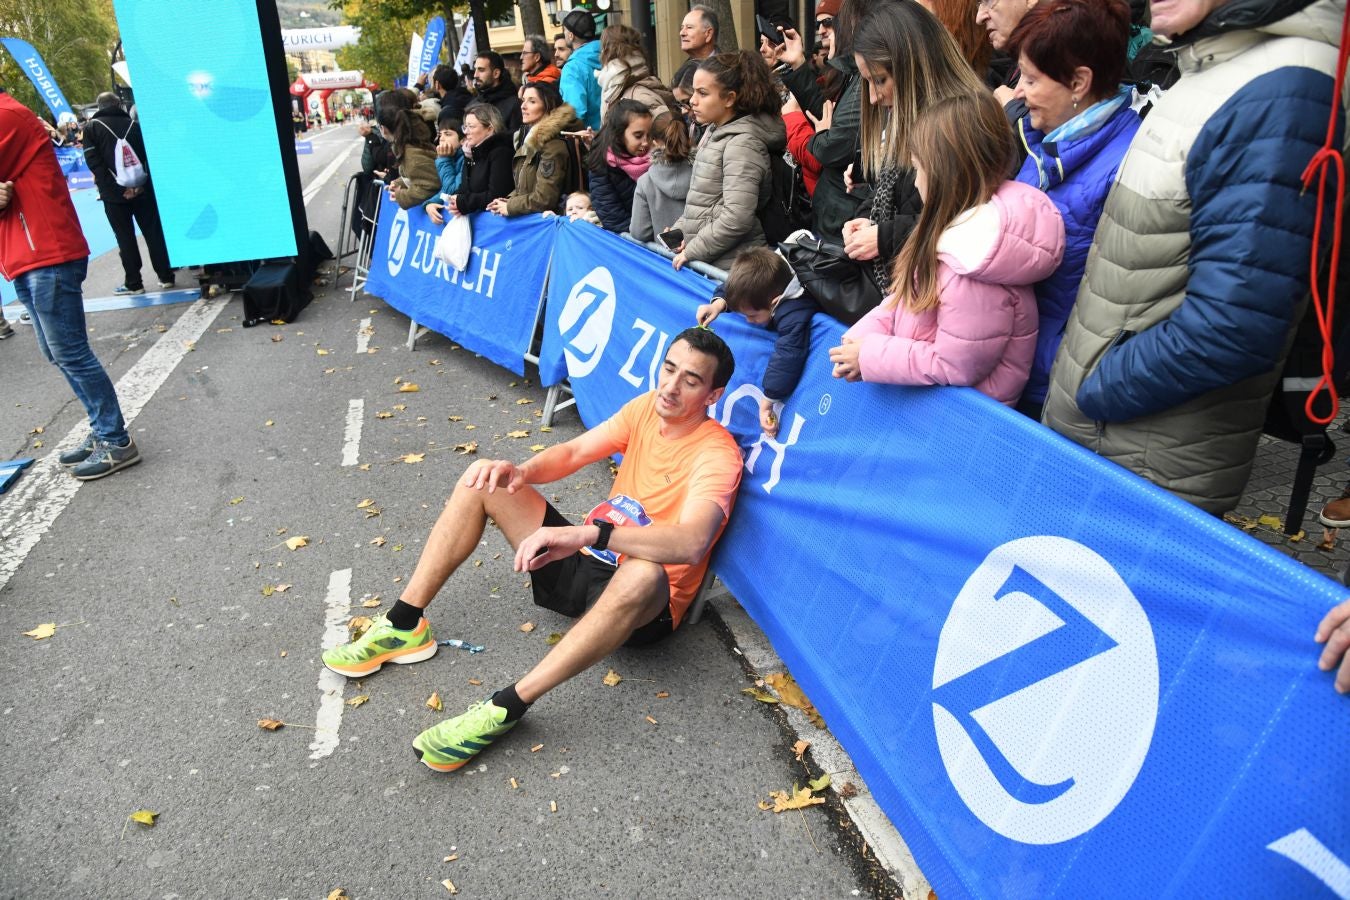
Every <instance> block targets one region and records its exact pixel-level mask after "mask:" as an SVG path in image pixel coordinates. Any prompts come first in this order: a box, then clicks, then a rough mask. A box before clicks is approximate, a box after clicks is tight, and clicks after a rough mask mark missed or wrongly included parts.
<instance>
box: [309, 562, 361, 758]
mask: <svg viewBox="0 0 1350 900" xmlns="http://www.w3.org/2000/svg"><path fill="white" fill-rule="evenodd" d="M324 603H325V604H326V605H327V607H328V613H327V615H325V616H324V620H323V649H324V650H331V649H333V648H334V647H340V646H342V645H343V644H344V643H346V641H347V611H348V608H349V607H350V606H351V604H352V570H351V569H339V570H338V571H336V572H334V573H333V574H332V575H330V576H328V596H327V597H325V598H324ZM346 689H347V679H346V678H345V677H343V676H342V675H339V674H338V673H336V672H334V671H333V670H331V669H329V668H327V667H326V666H325V667H324V669H323V670H322V671H320V672H319V693H320V694H321V695H322V696H321V697H320V698H319V712H318V715H316V716H315V717H314V741H313V742H312V743H311V744H310V745H309V749H310V751H312V752H311V753H310V754H309V758H310V759H323V758H324V757H325V756H332V755H333V751H334V750H336V749H337V747H338V744H339V743H341V741H342V739H341V738H340V737H338V729H339V728H341V727H342V709H343V701H342V692H343V691H345V690H346Z"/></svg>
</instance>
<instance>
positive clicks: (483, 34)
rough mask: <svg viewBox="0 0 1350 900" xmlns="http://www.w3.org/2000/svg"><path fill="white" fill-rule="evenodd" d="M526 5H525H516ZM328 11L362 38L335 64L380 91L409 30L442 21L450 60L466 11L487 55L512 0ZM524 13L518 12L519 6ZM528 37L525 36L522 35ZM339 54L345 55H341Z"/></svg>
mask: <svg viewBox="0 0 1350 900" xmlns="http://www.w3.org/2000/svg"><path fill="white" fill-rule="evenodd" d="M0 2H9V0H0ZM521 2H522V3H524V4H526V5H528V4H529V2H530V0H521ZM329 5H330V6H331V7H332V8H333V9H340V10H342V12H343V16H342V18H343V21H344V22H345V23H346V24H348V25H356V26H358V27H359V28H360V29H361V39H360V41H358V42H357V43H356V44H355V45H353V46H351V47H344V48H342V50H339V51H338V54H337V55H338V63H339V64H340V65H341V66H342V67H343V68H350V69H363V70H364V71H365V72H366V77H367V78H369V79H370V80H371V81H375V82H378V83H379V85H380V86H381V87H391V86H392V85H393V83H394V81H393V78H392V77H390V78H388V80H386V73H388V72H390V71H393V72H394V74H395V75H402V74H403V71H404V69H406V68H407V59H408V46H409V44H410V42H411V41H412V32H413V31H422V30H424V29H425V28H426V25H427V22H428V21H429V20H430V19H432V18H433V17H435V16H443V17H445V23H446V36H445V45H444V46H443V47H442V48H441V57H442V60H445V59H454V57H455V53H456V52H457V51H458V50H459V29H457V28H456V27H455V18H454V11H455V10H456V9H459V10H463V9H465V8H466V7H467V8H468V9H469V12H470V15H471V16H472V18H473V21H474V34H475V35H476V36H477V38H478V41H477V43H478V49H479V50H489V49H491V47H490V46H489V43H488V24H487V23H488V21H489V20H491V19H496V18H500V17H502V16H504V15H506V13H507V11H508V10H510V9H511V6H512V0H466V2H452V0H331V2H330V4H329ZM522 9H523V7H522ZM534 17H535V20H537V21H536V24H537V25H538V27H539V28H540V29H541V32H540V33H542V29H543V16H541V15H540V14H539V11H538V6H537V5H536V7H535V13H534ZM530 21H531V20H530V19H529V18H528V17H526V18H523V19H522V22H523V23H524V24H526V25H529V24H530ZM394 24H396V25H397V28H396V29H391V30H390V31H389V33H386V30H385V29H384V28H383V27H382V26H385V25H394ZM369 29H374V31H375V32H376V33H374V34H372V33H371V31H370V30H369ZM394 31H397V32H398V33H397V40H398V42H400V43H401V44H402V46H403V50H402V53H401V55H400V53H399V52H398V51H396V49H395V47H394V37H395V35H394ZM527 33H528V31H527ZM367 46H369V48H370V52H369V53H368V54H367V53H363V52H360V50H359V48H364V47H367ZM343 50H346V51H349V52H348V53H347V54H346V55H345V56H344V55H343ZM358 60H372V61H375V60H378V62H376V63H375V64H374V65H370V64H368V65H362V64H361V63H360V62H358ZM375 72H379V73H381V77H379V78H376V77H375V76H374V74H372V73H375Z"/></svg>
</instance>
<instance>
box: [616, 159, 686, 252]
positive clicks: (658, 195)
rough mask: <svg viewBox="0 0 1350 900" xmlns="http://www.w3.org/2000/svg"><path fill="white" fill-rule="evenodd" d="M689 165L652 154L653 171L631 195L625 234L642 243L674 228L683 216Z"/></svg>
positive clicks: (640, 180) (651, 170) (639, 180)
mask: <svg viewBox="0 0 1350 900" xmlns="http://www.w3.org/2000/svg"><path fill="white" fill-rule="evenodd" d="M693 171H694V170H693V167H692V164H691V163H690V162H689V160H687V159H682V160H680V161H679V162H667V161H666V160H665V159H662V158H661V157H660V155H659V154H658V153H653V154H652V167H651V168H650V169H648V170H647V172H646V174H645V175H643V176H642V177H641V178H639V179H638V182H637V188H636V189H635V190H634V191H633V219H632V222H631V223H630V224H629V226H628V231H629V233H630V234H632V235H633V237H635V238H637V239H638V240H642V241H651V240H655V239H656V235H657V234H659V233H660V232H662V231H665V230H666V229H667V228H669V227H670V226H672V225H674V224H675V223H676V221H678V220H679V218H680V216H681V215H682V214H683V213H684V198H685V197H687V196H689V176H690V175H691V174H692V173H693Z"/></svg>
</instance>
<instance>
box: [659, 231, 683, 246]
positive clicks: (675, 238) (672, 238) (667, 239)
mask: <svg viewBox="0 0 1350 900" xmlns="http://www.w3.org/2000/svg"><path fill="white" fill-rule="evenodd" d="M657 237H658V238H660V239H661V243H663V244H665V245H666V246H667V247H669V248H670V249H671V250H674V249H676V248H678V247H679V246H680V245H681V244H683V243H684V232H683V231H682V230H680V229H679V228H672V229H670V230H669V231H663V232H661V233H660V234H658V235H657Z"/></svg>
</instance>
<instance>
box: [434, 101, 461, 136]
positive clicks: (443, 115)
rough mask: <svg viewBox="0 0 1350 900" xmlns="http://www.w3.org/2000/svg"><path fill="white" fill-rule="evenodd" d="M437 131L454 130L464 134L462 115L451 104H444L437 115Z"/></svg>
mask: <svg viewBox="0 0 1350 900" xmlns="http://www.w3.org/2000/svg"><path fill="white" fill-rule="evenodd" d="M436 130H437V131H453V132H455V133H456V134H459V135H463V133H464V122H463V119H462V118H461V115H460V114H459V113H458V112H456V111H455V110H454V109H452V108H451V107H449V106H442V107H441V111H440V113H439V114H437V116H436Z"/></svg>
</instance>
